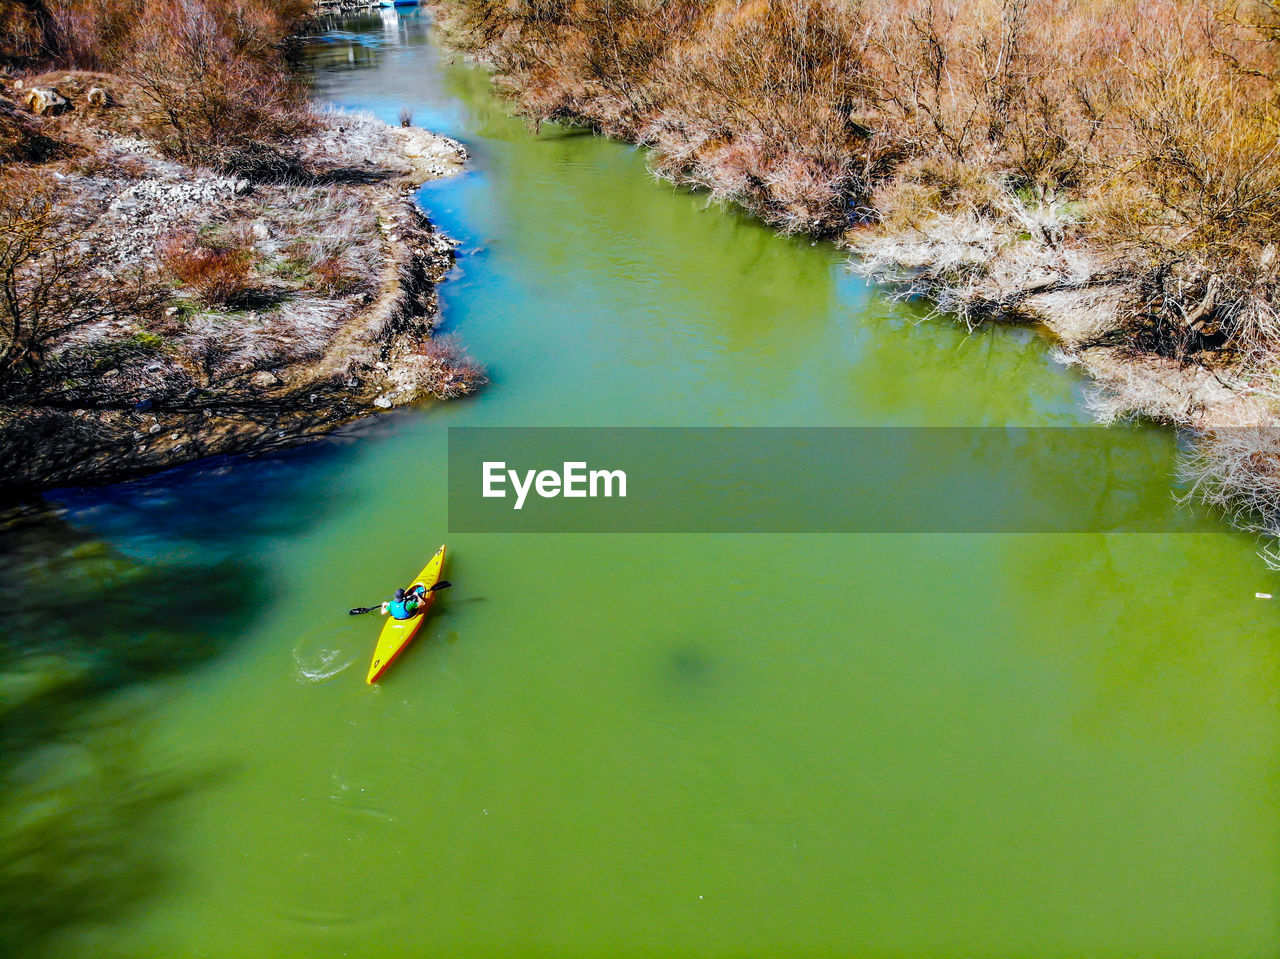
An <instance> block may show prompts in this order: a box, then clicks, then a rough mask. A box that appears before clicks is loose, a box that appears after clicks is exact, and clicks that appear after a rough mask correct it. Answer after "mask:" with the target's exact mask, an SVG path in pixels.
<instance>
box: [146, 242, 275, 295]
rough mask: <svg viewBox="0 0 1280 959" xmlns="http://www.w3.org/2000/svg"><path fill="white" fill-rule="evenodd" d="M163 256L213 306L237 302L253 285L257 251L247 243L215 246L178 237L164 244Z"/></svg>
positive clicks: (167, 266) (167, 267) (172, 271)
mask: <svg viewBox="0 0 1280 959" xmlns="http://www.w3.org/2000/svg"><path fill="white" fill-rule="evenodd" d="M160 257H161V261H162V262H163V264H164V268H165V270H166V271H168V272H169V273H170V274H171V275H172V276H173V277H174V278H175V279H177V280H179V281H181V282H182V283H183V285H185V286H187V287H190V288H191V289H192V290H194V291H195V292H196V293H197V294H198V295H199V297H200V299H201V300H203V301H204V302H205V303H206V304H208V305H210V306H228V305H235V303H236V302H237V301H238V300H239V299H240V298H242V297H243V296H244V295H245V293H246V292H247V291H248V290H250V289H251V288H252V286H253V284H252V282H251V280H250V272H251V270H252V267H253V253H252V248H251V247H249V246H248V245H247V244H238V243H237V244H231V245H223V246H219V247H215V246H211V245H208V244H203V243H201V242H199V241H198V240H197V239H195V238H193V237H191V236H176V237H170V238H169V239H168V240H166V241H165V242H164V243H163V244H161V247H160Z"/></svg>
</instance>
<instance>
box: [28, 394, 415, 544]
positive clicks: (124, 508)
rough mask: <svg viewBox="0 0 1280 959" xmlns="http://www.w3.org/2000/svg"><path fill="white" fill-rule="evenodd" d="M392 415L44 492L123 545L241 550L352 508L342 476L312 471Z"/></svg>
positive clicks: (78, 522)
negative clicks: (275, 448) (253, 453)
mask: <svg viewBox="0 0 1280 959" xmlns="http://www.w3.org/2000/svg"><path fill="white" fill-rule="evenodd" d="M394 418H395V417H394V416H391V417H381V418H376V417H375V418H374V419H373V420H370V421H368V422H359V423H354V424H351V425H349V426H347V427H345V428H343V429H342V430H340V431H339V432H337V433H334V434H331V435H330V436H326V437H324V438H321V439H317V440H315V441H313V442H310V443H307V444H306V445H305V446H301V447H297V448H295V449H289V450H283V451H280V452H275V453H271V454H268V455H264V456H257V457H243V456H240V457H227V458H215V459H210V460H201V461H198V462H195V463H189V464H186V465H184V466H179V467H176V468H174V469H171V470H166V471H164V472H163V473H156V474H154V475H151V476H145V477H142V478H141V479H138V480H134V481H132V482H129V483H120V484H117V485H114V486H107V487H95V488H87V489H64V490H56V491H54V492H53V493H51V494H49V497H50V499H51V500H54V501H56V502H57V503H58V504H59V506H60V508H61V510H62V511H63V515H64V516H65V517H66V519H67V521H68V522H69V523H71V524H72V525H74V526H77V527H88V528H91V529H93V530H94V532H95V533H96V534H97V535H100V536H102V537H103V538H104V539H107V540H110V541H111V542H115V543H121V544H123V546H124V548H126V549H128V548H129V546H131V545H132V544H135V543H138V542H142V541H146V540H148V539H150V540H160V541H163V542H164V543H165V544H174V543H184V542H185V543H191V544H195V545H198V546H199V547H200V548H201V550H202V552H203V553H204V554H205V555H209V554H210V553H211V552H213V553H216V552H226V553H228V554H230V555H243V554H242V552H241V551H240V550H238V549H237V547H243V546H244V545H245V544H246V543H247V542H250V541H253V540H256V539H258V538H259V537H262V536H274V535H279V534H289V533H294V532H297V531H299V530H302V529H305V528H306V527H308V526H309V525H310V524H311V523H312V521H313V520H314V518H315V517H317V516H325V517H332V516H335V515H338V514H341V513H342V512H343V511H344V510H345V509H348V508H353V507H354V502H353V499H352V497H351V496H350V495H349V491H348V489H347V488H346V486H345V485H344V484H343V483H342V482H341V478H340V477H335V476H331V477H330V480H329V481H326V482H324V483H317V482H316V481H315V475H316V473H317V472H324V473H326V474H332V472H333V470H334V467H335V465H336V464H337V463H338V461H339V458H340V456H341V454H342V452H343V451H344V449H345V448H346V447H347V446H349V445H352V444H353V443H354V440H355V439H356V438H357V436H359V435H364V434H368V433H370V432H373V431H375V430H379V429H387V428H390V426H391V424H390V422H389V421H390V420H393V419H394ZM378 420H382V421H383V422H378Z"/></svg>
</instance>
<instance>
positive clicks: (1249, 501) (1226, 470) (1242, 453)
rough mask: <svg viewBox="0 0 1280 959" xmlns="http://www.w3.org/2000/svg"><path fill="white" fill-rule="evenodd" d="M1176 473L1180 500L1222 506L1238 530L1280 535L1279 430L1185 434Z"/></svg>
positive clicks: (1216, 506) (1226, 430)
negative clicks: (1181, 487) (1181, 492)
mask: <svg viewBox="0 0 1280 959" xmlns="http://www.w3.org/2000/svg"><path fill="white" fill-rule="evenodd" d="M1187 441H1188V442H1187V447H1186V450H1185V452H1184V453H1183V454H1182V455H1181V456H1180V457H1179V461H1178V476H1179V478H1180V479H1181V480H1182V481H1183V482H1184V483H1186V484H1187V485H1188V489H1187V492H1186V493H1185V494H1184V497H1183V498H1184V500H1185V501H1188V502H1199V503H1203V504H1205V505H1208V506H1210V507H1212V508H1214V509H1217V510H1220V511H1221V512H1222V513H1223V514H1225V515H1226V516H1227V517H1228V519H1229V520H1230V521H1231V522H1232V524H1233V525H1235V526H1236V527H1237V528H1239V529H1243V530H1247V531H1251V532H1257V533H1264V534H1266V535H1268V536H1272V537H1280V431H1277V430H1275V429H1267V428H1262V427H1258V428H1234V429H1220V430H1210V431H1205V432H1200V433H1189V434H1188V436H1187Z"/></svg>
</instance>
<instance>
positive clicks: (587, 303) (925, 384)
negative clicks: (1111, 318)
mask: <svg viewBox="0 0 1280 959" xmlns="http://www.w3.org/2000/svg"><path fill="white" fill-rule="evenodd" d="M309 58H310V62H311V64H312V66H313V68H314V71H315V95H316V98H317V100H319V101H321V102H324V103H332V104H334V105H336V106H338V107H340V108H342V109H350V110H369V111H372V112H374V113H376V114H377V115H379V116H380V117H382V118H384V119H386V120H388V121H391V122H394V121H395V118H396V116H397V114H398V112H399V110H400V108H401V107H402V106H407V107H409V108H410V109H412V110H413V111H414V116H415V122H416V123H418V124H419V125H422V126H425V127H428V128H430V129H434V130H438V131H440V132H443V133H446V134H448V135H451V136H454V137H456V138H457V139H459V140H461V141H463V142H464V143H465V144H466V145H467V147H468V149H469V150H470V151H471V153H472V156H473V159H472V161H471V164H470V166H469V168H468V171H467V172H466V173H465V174H464V175H463V176H461V177H458V178H454V179H450V180H445V181H440V182H437V183H432V184H429V185H428V186H427V187H426V188H424V190H423V191H422V194H421V202H422V203H423V205H424V206H425V208H426V209H427V210H428V212H429V213H430V214H431V216H432V219H433V220H435V221H436V222H437V223H438V224H439V225H440V226H441V227H442V228H443V229H444V230H446V231H447V232H448V233H450V234H451V235H453V236H454V237H456V238H458V239H459V240H460V241H461V244H462V246H461V251H460V258H459V264H458V268H457V270H456V271H455V273H454V275H453V276H452V277H451V278H450V280H449V281H448V283H447V284H446V285H445V286H444V287H443V288H442V291H441V294H442V301H443V304H444V310H445V314H446V317H447V325H448V328H450V329H451V330H454V331H456V333H457V335H458V336H460V337H461V339H462V340H463V341H464V342H465V343H466V344H467V345H468V346H469V347H470V349H471V350H472V352H473V353H474V354H475V355H476V356H477V357H479V358H480V359H482V360H484V361H486V362H487V363H488V364H489V367H490V371H491V374H492V378H493V385H492V386H491V387H490V388H488V389H487V390H485V391H484V392H483V393H482V394H480V395H478V396H477V397H475V398H473V399H469V400H466V401H463V402H458V403H452V404H448V405H447V406H439V407H432V408H425V409H420V410H414V411H408V412H404V413H398V414H395V415H392V416H389V417H386V418H384V419H382V420H381V421H379V422H377V423H374V424H367V425H364V426H361V427H360V428H358V429H357V430H355V431H353V432H352V433H351V434H349V435H348V436H347V437H345V438H339V439H336V440H332V441H327V442H324V443H321V444H318V445H316V446H312V447H309V448H308V449H306V450H303V451H301V452H296V453H292V454H288V455H285V456H281V457H273V458H269V459H264V460H256V461H235V462H232V463H230V464H223V465H218V466H214V467H202V468H197V469H188V470H183V471H180V472H177V473H173V474H167V475H165V476H161V477H157V478H154V479H151V480H148V481H144V482H140V483H136V484H130V485H127V486H122V487H115V488H112V489H110V490H106V491H92V492H88V493H78V494H74V495H73V494H68V502H69V504H70V505H71V507H72V509H73V518H74V519H75V520H76V521H77V522H78V523H81V524H84V525H86V526H88V527H90V528H92V529H94V530H95V531H97V532H98V533H100V534H101V535H103V536H105V537H106V538H108V539H109V540H110V541H111V542H112V543H114V544H115V545H117V546H118V547H119V548H120V549H122V550H124V551H125V552H126V553H128V554H129V555H131V556H134V557H137V558H139V559H142V560H145V561H147V562H150V563H163V562H168V561H172V560H174V559H175V558H182V559H198V560H202V561H206V560H207V561H212V560H216V559H229V560H230V562H231V563H232V564H239V565H240V566H241V567H242V568H244V569H252V570H253V571H254V578H255V585H256V590H257V594H258V596H259V597H260V598H258V599H256V600H255V602H257V603H260V606H256V607H255V609H254V610H253V611H252V615H250V616H248V617H247V619H248V622H247V623H246V622H244V621H243V620H244V617H242V618H241V619H240V620H237V622H236V624H235V626H234V634H232V633H231V632H228V633H227V634H226V635H219V636H215V639H216V640H217V641H218V642H219V643H220V645H221V646H222V647H225V648H224V649H223V651H222V652H221V653H220V654H219V655H217V656H216V657H214V658H213V659H211V660H209V661H207V662H205V663H204V664H203V665H201V666H199V667H198V668H196V669H194V670H189V671H187V672H184V673H181V674H179V675H177V676H171V677H170V678H167V679H163V680H157V681H156V682H154V683H151V684H149V687H148V689H149V692H148V694H147V696H146V697H145V699H143V700H142V701H141V702H140V703H139V704H138V705H137V709H136V713H131V714H130V716H131V718H130V720H129V722H130V723H132V727H131V728H132V735H133V737H134V738H135V739H136V742H134V743H133V744H132V746H131V750H132V751H131V752H130V753H129V754H128V755H129V756H130V760H129V761H130V763H131V769H132V770H133V771H134V773H135V774H136V775H138V776H140V777H141V778H142V779H143V780H146V781H156V780H161V781H164V782H170V783H181V784H182V786H181V788H176V787H175V788H173V789H172V790H170V791H169V794H167V795H166V797H165V798H164V800H163V801H162V802H158V803H157V804H156V808H154V809H151V810H149V811H148V812H147V814H146V816H145V818H139V816H137V815H133V816H127V817H116V818H112V817H110V816H106V815H101V816H100V817H99V818H98V819H95V820H92V821H91V825H90V827H89V831H90V837H89V839H87V840H86V842H87V843H89V844H90V845H91V844H92V836H93V835H96V834H97V832H100V833H104V834H109V833H112V832H115V833H116V835H114V836H110V837H108V838H111V839H112V840H113V841H115V842H116V843H118V844H121V845H124V846H133V845H137V846H141V847H145V848H146V849H147V851H148V856H147V859H146V861H147V862H148V863H149V866H148V867H147V870H146V871H145V874H142V873H139V874H138V875H133V876H131V877H130V878H131V879H132V880H134V881H136V893H135V894H133V895H131V896H130V901H129V902H128V903H125V904H122V905H121V907H120V909H119V910H118V911H117V912H114V913H113V914H112V915H110V916H105V917H104V916H95V917H94V918H93V921H87V922H84V923H81V924H79V925H76V926H73V927H70V928H68V929H66V930H64V931H63V932H62V933H61V934H60V935H59V936H58V937H56V938H55V939H54V940H53V941H52V942H51V943H50V944H49V954H50V955H60V956H70V955H85V956H89V955H92V956H95V957H112V956H120V957H126V956H127V957H142V956H156V957H161V956H164V957H170V956H177V955H191V956H196V955H207V956H241V957H252V956H273V957H288V956H308V957H312V956H338V955H349V956H379V957H384V956H404V955H431V956H433V957H440V959H443V957H448V956H457V957H467V959H471V957H476V956H556V957H566V956H632V955H634V956H654V957H659V956H661V957H686V956H699V955H716V956H744V955H790V956H796V955H811V956H849V957H876V956H885V957H888V956H894V957H911V959H926V957H930V959H931V957H956V959H960V957H972V956H993V957H1015V956H1017V957H1035V959H1048V957H1080V956H1091V957H1108V956H1110V957H1140V956H1143V957H1148V956H1149V957H1188V959H1191V957H1195V959H1202V957H1205V956H1214V957H1221V959H1230V957H1246V956H1248V957H1253V956H1259V957H1261V956H1272V955H1274V954H1275V953H1276V950H1277V948H1280V929H1278V926H1277V920H1278V919H1280V902H1278V901H1277V899H1278V894H1280V811H1278V810H1280V780H1278V777H1277V771H1278V769H1280V767H1278V765H1277V758H1278V757H1277V747H1278V746H1280V711H1278V710H1277V707H1276V704H1277V690H1280V669H1278V668H1277V667H1278V666H1280V653H1278V651H1277V648H1276V643H1275V640H1274V630H1275V626H1276V621H1275V616H1274V612H1273V610H1272V609H1271V608H1270V607H1269V606H1268V605H1267V604H1266V603H1260V602H1257V601H1256V600H1254V598H1253V593H1254V591H1255V589H1266V588H1267V587H1268V582H1267V579H1266V576H1265V574H1264V572H1263V570H1262V568H1261V565H1260V564H1259V562H1258V560H1257V559H1256V557H1255V555H1254V552H1253V544H1252V543H1250V542H1249V541H1248V540H1246V539H1245V538H1243V537H1238V536H1234V535H1229V534H1225V533H1224V534H1218V535H1197V534H1191V533H1179V534H1175V533H1170V534H1163V535H1135V534H1129V535H1102V534H1079V535H1010V536H994V535H988V536H977V535H974V536H961V535H937V536H930V535H910V536H905V535H904V536H889V535H843V536H835V535H832V536H818V535H808V536H791V537H787V536H763V535H756V536H747V535H743V536H698V535H680V536H658V535H630V536H617V537H604V536H589V535H584V536H568V535H560V536H554V535H549V536H542V535H506V536H502V535H457V536H453V537H450V538H449V545H450V564H449V568H448V569H447V570H446V575H447V577H448V578H449V579H450V580H452V581H453V582H454V583H455V586H454V588H453V589H452V590H450V591H449V592H448V593H446V594H445V596H444V598H443V599H442V601H441V603H440V604H439V605H438V606H437V612H436V613H435V615H433V618H432V619H431V621H430V622H429V624H428V626H427V628H426V629H425V630H424V632H423V634H422V635H421V636H420V638H419V639H418V640H417V641H416V643H415V645H414V646H413V647H412V648H411V649H410V650H409V652H408V653H406V655H405V656H404V658H403V660H402V661H401V662H399V663H398V664H397V666H396V667H395V670H394V671H393V673H391V674H390V675H389V677H388V679H387V681H386V682H385V683H384V684H383V685H382V686H380V687H378V688H375V689H369V688H367V687H366V686H365V684H364V670H365V668H366V665H367V661H368V656H369V654H370V651H371V649H372V645H373V641H374V637H375V635H376V631H377V627H378V624H377V623H376V622H373V621H372V618H371V617H347V616H346V615H345V613H344V611H345V609H346V608H347V607H348V606H352V605H363V604H367V603H371V602H374V601H375V600H377V599H378V598H379V597H380V596H381V595H382V594H383V593H385V592H386V590H387V589H388V588H389V587H391V586H393V585H395V584H396V583H397V582H399V581H401V580H403V579H404V578H405V577H406V576H408V575H411V574H412V573H413V572H414V571H416V570H417V569H418V568H419V567H420V566H421V564H422V562H423V561H424V560H425V558H426V557H427V556H428V555H429V554H430V553H431V552H432V551H433V550H434V548H435V547H436V546H437V545H438V544H439V543H440V542H441V541H443V540H444V539H445V538H446V536H445V516H444V490H445V443H444V441H445V430H446V427H448V426H450V425H461V424H468V425H471V424H484V425H499V424H500V425H887V424H903V425H916V424H928V425H1002V424H1021V425H1046V424H1047V425H1052V424H1058V425H1071V424H1078V423H1085V422H1087V417H1086V416H1085V415H1084V413H1083V412H1082V409H1081V393H1082V384H1081V383H1080V382H1079V381H1078V380H1077V379H1076V378H1074V376H1073V374H1071V373H1069V372H1065V371H1063V370H1061V369H1059V368H1057V367H1055V366H1054V365H1053V364H1052V363H1051V362H1050V361H1049V359H1048V355H1047V348H1046V344H1045V343H1044V341H1043V340H1041V339H1040V338H1038V337H1037V336H1035V335H1034V334H1033V333H1031V332H1029V331H1025V330H1016V329H991V330H983V331H980V332H978V333H975V334H972V335H969V334H966V333H965V332H964V331H963V330H962V329H960V328H957V327H955V326H952V325H949V324H947V323H945V322H933V321H929V322H922V313H921V312H920V311H918V310H915V309H913V308H911V307H906V306H901V305H895V304H893V303H891V302H890V301H888V300H887V299H886V298H885V297H884V295H882V294H881V293H880V292H878V291H876V290H875V289H873V288H870V287H868V286H867V285H866V284H864V283H863V282H861V281H859V280H857V279H855V278H853V277H852V276H850V275H849V273H848V272H847V271H846V270H845V269H844V268H843V257H842V256H841V254H840V253H839V252H838V251H836V250H835V249H833V248H831V247H829V246H826V245H823V244H816V245H815V244H812V243H810V242H808V241H805V240H798V239H782V238H778V237H776V236H773V235H771V234H770V233H769V232H768V231H766V230H764V229H762V228H761V227H760V226H759V225H758V224H756V223H754V222H753V221H751V220H750V219H748V218H745V217H742V216H739V215H737V214H734V213H733V212H727V211H724V210H721V209H718V208H714V207H712V208H708V207H707V204H706V201H705V198H703V197H699V196H695V195H691V194H688V193H685V192H681V191H676V190H672V189H671V188H670V187H668V186H666V185H663V184H658V183H655V182H654V181H653V179H652V178H651V177H650V176H649V175H647V173H646V172H645V167H644V159H643V156H642V154H641V153H640V152H638V151H636V150H633V149H631V148H628V147H626V146H624V145H620V144H616V143H611V142H607V141H604V140H601V139H598V138H595V137H592V136H589V135H584V134H582V133H581V132H580V131H573V130H566V129H557V128H551V127H548V128H544V129H543V131H542V132H541V133H540V134H539V135H534V134H532V133H531V132H530V131H529V130H528V129H527V128H526V127H525V125H524V124H523V123H522V122H520V121H518V120H514V119H512V118H510V117H509V115H508V112H507V110H506V108H505V107H504V105H503V104H502V103H501V102H500V101H498V100H497V99H496V98H495V97H494V96H493V94H492V93H491V91H490V89H489V86H488V81H487V78H486V76H485V74H484V72H483V71H482V70H480V69H478V68H476V67H474V66H470V65H467V64H465V63H461V62H451V61H450V59H449V58H448V56H447V55H445V54H444V53H443V52H442V51H441V50H440V49H439V47H438V46H437V45H436V43H435V41H434V40H433V38H432V37H431V35H430V34H429V32H428V22H427V18H426V16H425V14H421V13H418V12H412V11H411V12H407V13H395V12H392V11H387V12H386V13H385V14H383V15H381V16H376V15H375V16H362V17H354V18H350V19H348V20H346V21H344V22H342V23H341V25H340V26H339V27H338V28H335V29H334V30H333V31H331V32H330V33H328V34H327V35H326V36H324V37H322V38H320V39H319V40H318V41H317V42H316V43H315V44H314V45H313V46H312V48H311V50H310V53H309ZM1114 432H1115V443H1116V450H1117V454H1116V455H1117V458H1118V459H1117V462H1119V461H1120V460H1122V459H1124V458H1126V457H1135V456H1136V457H1146V458H1149V459H1150V460H1151V461H1152V463H1153V468H1152V471H1151V473H1150V476H1149V482H1148V483H1147V484H1146V485H1145V486H1142V487H1140V488H1135V489H1134V490H1133V495H1134V497H1135V501H1136V502H1140V503H1147V504H1149V508H1150V509H1151V510H1153V511H1156V510H1161V509H1164V508H1165V504H1166V502H1167V499H1168V496H1169V489H1170V481H1169V478H1168V476H1167V475H1161V474H1160V469H1162V468H1163V469H1168V468H1169V466H1170V465H1171V463H1172V455H1173V440H1172V438H1171V437H1169V436H1167V435H1164V434H1162V433H1160V432H1158V431H1154V430H1149V429H1127V430H1120V429H1117V430H1115V431H1114ZM1111 468H1113V464H1110V463H1082V464H1081V469H1089V470H1108V469H1111ZM1073 493H1074V491H1073V490H1072V489H1070V488H1064V489H1062V490H1061V491H1060V495H1061V496H1062V497H1064V498H1068V497H1071V496H1072V495H1073ZM885 508H886V509H893V508H894V504H893V503H886V504H885ZM227 629H228V630H230V629H231V627H227ZM133 695H136V693H135V694H133ZM112 708H118V704H115V703H113V704H112ZM48 761H49V762H56V757H55V758H54V759H50V760H48ZM55 792H56V791H55ZM54 798H55V799H56V795H55V797H54ZM90 805H92V804H90ZM95 831H96V832H95ZM76 868H83V869H85V870H86V872H85V877H84V879H85V883H84V885H85V888H87V889H89V890H92V888H93V886H94V883H95V882H108V881H115V880H112V879H110V878H109V876H110V873H109V872H105V871H104V872H103V878H99V877H98V875H97V874H96V873H94V872H93V869H92V864H90V865H88V866H83V867H82V866H80V865H79V864H77V866H76ZM139 868H140V869H141V867H139ZM4 905H5V908H6V909H10V908H20V907H16V906H15V904H14V903H9V902H6V903H5V904H4Z"/></svg>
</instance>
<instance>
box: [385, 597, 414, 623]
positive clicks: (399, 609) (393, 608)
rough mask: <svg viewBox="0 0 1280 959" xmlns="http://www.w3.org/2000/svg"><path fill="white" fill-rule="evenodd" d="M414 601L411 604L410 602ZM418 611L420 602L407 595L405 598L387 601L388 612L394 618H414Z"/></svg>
mask: <svg viewBox="0 0 1280 959" xmlns="http://www.w3.org/2000/svg"><path fill="white" fill-rule="evenodd" d="M411 602H412V603H413V605H412V606H410V605H409V604H410V603H411ZM417 611H418V604H417V603H416V602H413V601H412V600H410V599H409V597H407V596H406V597H405V598H404V599H393V600H391V602H389V603H387V612H388V613H390V614H391V617H392V618H393V619H413V617H414V615H416V613H417Z"/></svg>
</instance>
